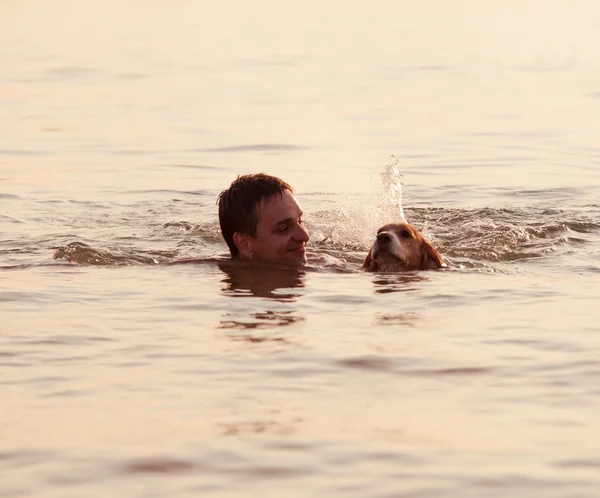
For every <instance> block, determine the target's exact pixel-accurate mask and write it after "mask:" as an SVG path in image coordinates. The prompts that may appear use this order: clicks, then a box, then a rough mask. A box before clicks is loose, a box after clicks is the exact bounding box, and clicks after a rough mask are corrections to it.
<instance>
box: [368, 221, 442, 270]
mask: <svg viewBox="0 0 600 498" xmlns="http://www.w3.org/2000/svg"><path fill="white" fill-rule="evenodd" d="M443 266H446V265H445V264H444V261H443V260H442V257H441V256H440V255H439V253H438V252H437V251H436V250H435V249H434V247H433V246H432V245H431V244H430V243H429V242H427V241H426V240H425V239H424V238H423V236H422V235H421V234H420V232H419V231H418V230H417V229H416V228H415V227H413V226H411V225H409V224H408V223H389V224H387V225H384V226H382V227H381V228H380V229H379V230H378V231H377V239H376V240H375V242H374V243H373V246H372V247H371V250H370V251H369V254H367V257H366V258H365V261H364V263H363V265H362V269H363V270H366V271H382V272H396V271H416V270H434V269H438V268H442V267H443Z"/></svg>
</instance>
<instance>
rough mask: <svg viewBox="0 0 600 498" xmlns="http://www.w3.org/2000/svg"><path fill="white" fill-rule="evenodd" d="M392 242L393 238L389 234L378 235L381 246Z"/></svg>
mask: <svg viewBox="0 0 600 498" xmlns="http://www.w3.org/2000/svg"><path fill="white" fill-rule="evenodd" d="M390 240H392V236H391V235H390V233H389V232H381V233H378V234H377V242H379V243H380V244H387V243H388V242H389V241H390Z"/></svg>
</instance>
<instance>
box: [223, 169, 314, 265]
mask: <svg viewBox="0 0 600 498" xmlns="http://www.w3.org/2000/svg"><path fill="white" fill-rule="evenodd" d="M217 202H218V204H219V224H220V225H221V233H222V234H223V238H224V239H225V242H227V245H228V246H229V252H230V253H231V257H232V258H239V259H253V260H258V261H266V262H282V263H292V264H295V265H299V264H304V263H306V262H307V259H306V243H307V242H308V240H309V235H308V232H307V231H306V228H305V227H304V224H303V222H302V209H301V208H300V206H299V205H298V202H297V201H296V198H295V197H294V190H293V189H292V187H291V186H290V185H289V184H287V183H286V182H284V181H283V180H281V179H279V178H277V177H275V176H270V175H265V174H264V173H257V174H251V175H243V176H238V178H237V179H236V180H234V181H233V182H232V184H231V185H230V186H229V188H228V189H226V190H223V192H221V193H220V194H219V198H218V201H217Z"/></svg>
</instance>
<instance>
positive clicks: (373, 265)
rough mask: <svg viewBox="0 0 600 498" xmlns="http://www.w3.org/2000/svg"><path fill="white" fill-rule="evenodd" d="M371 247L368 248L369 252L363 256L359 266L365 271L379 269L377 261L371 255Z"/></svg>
mask: <svg viewBox="0 0 600 498" xmlns="http://www.w3.org/2000/svg"><path fill="white" fill-rule="evenodd" d="M372 250H373V248H371V249H369V254H367V257H366V258H365V260H364V262H363V265H362V266H361V270H365V271H378V270H379V262H378V261H377V260H375V259H373V258H372V257H371V251H372Z"/></svg>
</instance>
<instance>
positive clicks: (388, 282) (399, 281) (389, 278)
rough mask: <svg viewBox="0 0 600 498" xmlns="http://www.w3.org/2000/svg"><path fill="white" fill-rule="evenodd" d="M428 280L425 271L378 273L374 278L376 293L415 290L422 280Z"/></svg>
mask: <svg viewBox="0 0 600 498" xmlns="http://www.w3.org/2000/svg"><path fill="white" fill-rule="evenodd" d="M425 280H427V277H426V276H425V275H423V272H406V273H377V274H375V277H374V278H373V284H374V285H375V293H377V294H389V293H391V292H414V291H417V290H419V285H417V284H419V283H420V282H423V281H425Z"/></svg>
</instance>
